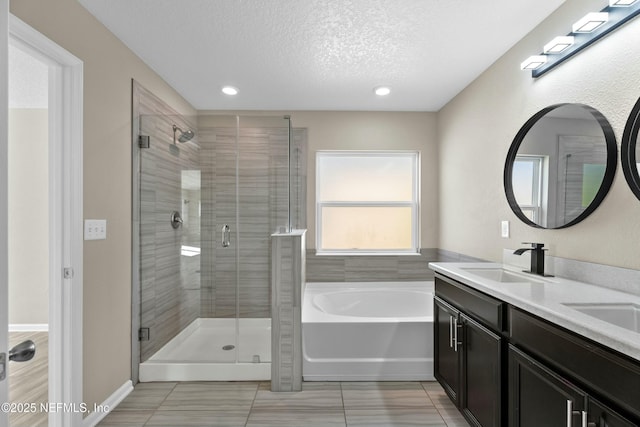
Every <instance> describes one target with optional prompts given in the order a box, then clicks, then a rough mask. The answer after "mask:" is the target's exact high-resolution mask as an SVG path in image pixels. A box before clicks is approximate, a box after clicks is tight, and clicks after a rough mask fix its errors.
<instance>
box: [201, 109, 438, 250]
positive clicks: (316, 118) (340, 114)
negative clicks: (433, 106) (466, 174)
mask: <svg viewBox="0 0 640 427" xmlns="http://www.w3.org/2000/svg"><path fill="white" fill-rule="evenodd" d="M201 113H202V114H203V115H204V114H224V113H223V112H213V111H207V112H205V111H203V112H201ZM228 113H229V114H232V113H237V114H240V115H247V116H255V115H259V114H263V115H273V116H277V115H279V114H280V115H284V114H288V115H290V116H291V122H292V124H293V127H295V128H306V129H307V132H308V133H307V142H308V159H307V161H308V181H307V224H308V231H307V248H309V249H313V248H315V247H316V245H315V192H316V181H315V173H316V170H315V167H316V163H315V155H316V152H317V151H318V150H417V151H420V153H421V163H422V165H421V166H422V167H421V194H420V196H421V202H422V207H421V212H420V216H421V233H420V234H421V238H420V243H421V246H422V247H423V248H434V247H437V244H438V170H439V167H438V143H437V139H436V114H435V113H422V112H418V113H394V112H359V111H294V112H290V111H288V112H267V113H265V112H255V111H240V112H228ZM201 122H202V120H201Z"/></svg>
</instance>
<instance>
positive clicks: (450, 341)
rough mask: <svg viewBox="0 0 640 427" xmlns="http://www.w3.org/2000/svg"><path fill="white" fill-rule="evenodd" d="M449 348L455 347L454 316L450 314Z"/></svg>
mask: <svg viewBox="0 0 640 427" xmlns="http://www.w3.org/2000/svg"><path fill="white" fill-rule="evenodd" d="M449 348H453V316H451V315H449Z"/></svg>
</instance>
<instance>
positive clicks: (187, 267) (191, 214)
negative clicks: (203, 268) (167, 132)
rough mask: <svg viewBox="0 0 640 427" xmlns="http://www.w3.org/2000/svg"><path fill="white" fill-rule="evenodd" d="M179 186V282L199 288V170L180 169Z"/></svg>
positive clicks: (185, 285) (192, 287) (189, 286)
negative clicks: (180, 201)
mask: <svg viewBox="0 0 640 427" xmlns="http://www.w3.org/2000/svg"><path fill="white" fill-rule="evenodd" d="M181 188H182V192H181V198H182V206H181V216H182V227H181V233H180V239H181V247H180V254H181V255H182V256H181V257H180V265H181V267H180V274H181V276H182V277H181V279H182V280H181V281H180V283H182V284H183V286H184V288H185V289H200V252H201V246H200V245H201V238H200V214H201V197H200V195H201V174H200V171H199V170H182V176H181Z"/></svg>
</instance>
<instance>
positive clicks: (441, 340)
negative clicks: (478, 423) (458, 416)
mask: <svg viewBox="0 0 640 427" xmlns="http://www.w3.org/2000/svg"><path fill="white" fill-rule="evenodd" d="M458 315H459V312H458V310H456V309H455V308H453V307H452V306H451V305H449V304H447V303H446V302H444V301H443V300H441V299H440V298H438V297H435V299H434V320H435V331H434V333H435V337H434V338H435V339H434V341H435V349H434V352H435V354H434V359H435V360H434V362H435V367H434V376H435V377H436V379H437V380H438V382H440V384H441V385H442V387H443V388H444V390H445V391H446V392H447V394H448V395H449V397H450V398H451V400H452V401H453V402H454V403H455V404H456V406H459V390H460V353H461V351H462V347H461V346H460V345H459V340H458V343H456V339H455V338H456V335H457V331H458V329H459V328H457V326H458Z"/></svg>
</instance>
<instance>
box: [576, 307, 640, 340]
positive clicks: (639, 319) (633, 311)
mask: <svg viewBox="0 0 640 427" xmlns="http://www.w3.org/2000/svg"><path fill="white" fill-rule="evenodd" d="M563 305H564V306H566V307H569V308H572V309H574V310H577V311H579V312H581V313H584V314H586V315H589V316H591V317H595V318H596V319H600V320H603V321H605V322H608V323H611V324H614V325H616V326H620V327H621V328H625V329H628V330H630V331H633V332H637V333H640V306H638V305H636V304H631V303H626V302H621V303H595V304H579V303H565V304H563Z"/></svg>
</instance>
